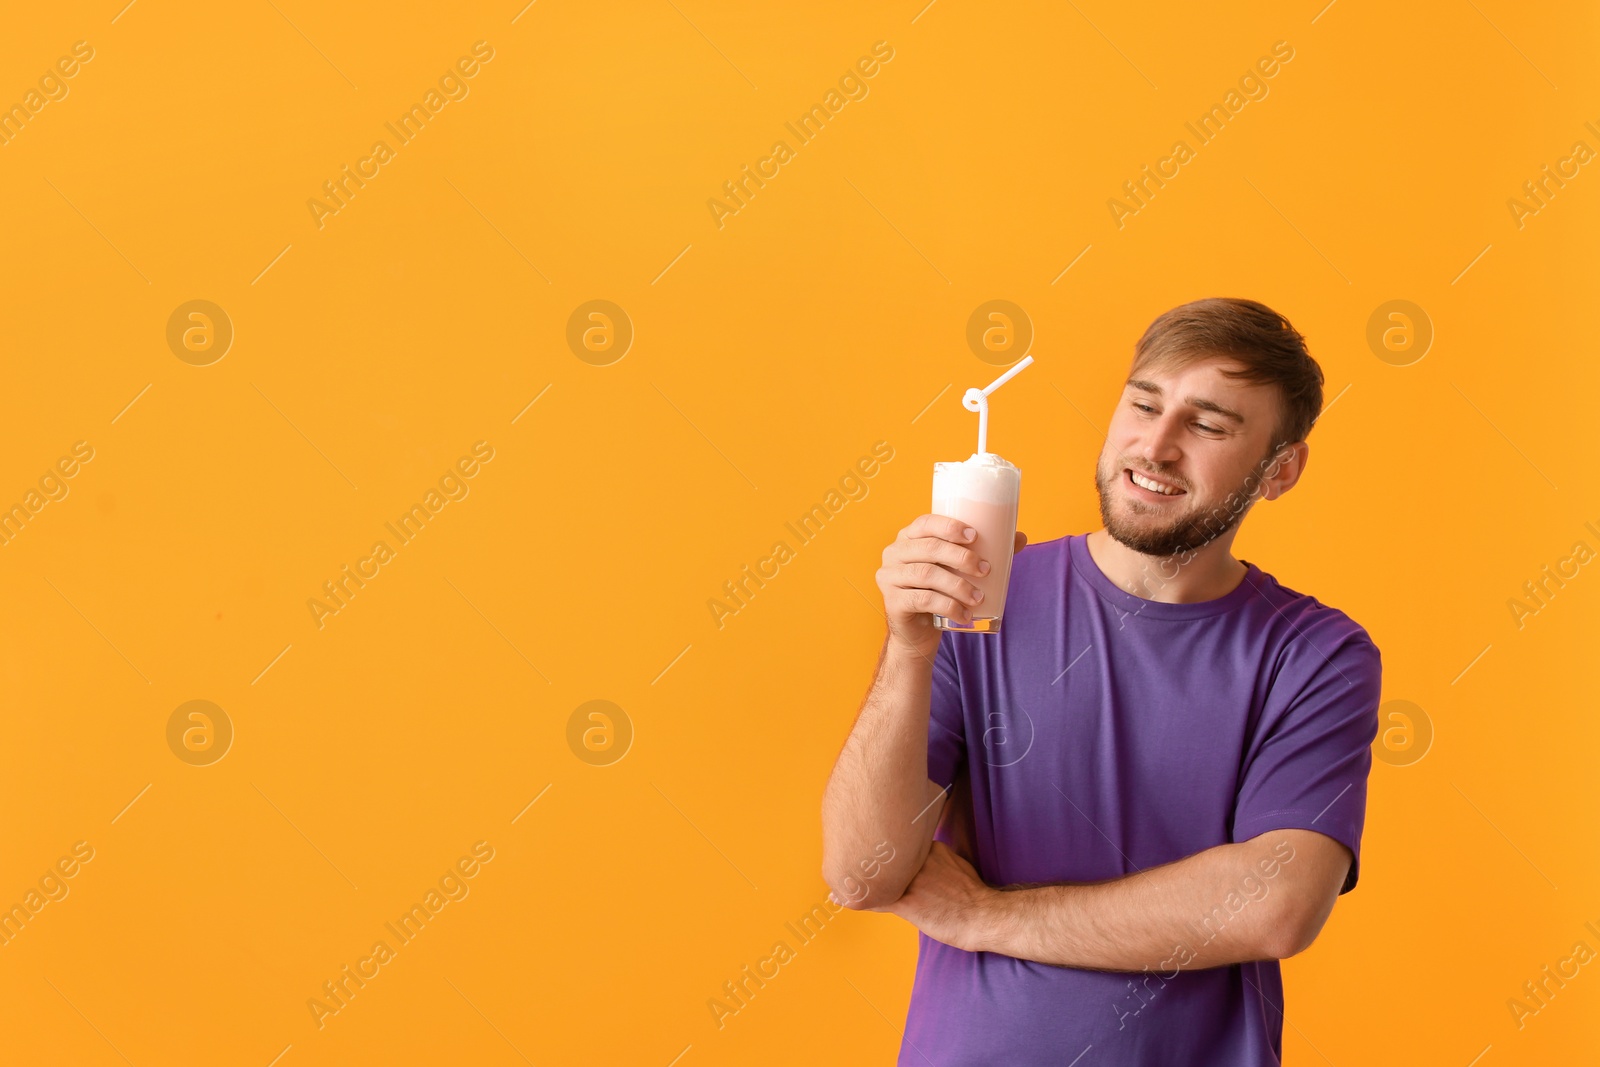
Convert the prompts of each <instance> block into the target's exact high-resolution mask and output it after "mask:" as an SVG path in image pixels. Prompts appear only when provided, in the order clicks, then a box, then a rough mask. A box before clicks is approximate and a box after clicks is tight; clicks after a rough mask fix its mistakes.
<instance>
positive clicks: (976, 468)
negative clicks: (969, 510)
mask: <svg viewBox="0 0 1600 1067" xmlns="http://www.w3.org/2000/svg"><path fill="white" fill-rule="evenodd" d="M1021 479H1022V472H1021V471H1020V470H1018V469H1017V467H1016V466H1015V465H1014V464H1012V463H1011V462H1010V461H1008V460H1006V459H1004V458H1002V457H1001V456H999V455H997V454H995V453H993V452H975V453H973V455H972V456H971V458H969V459H966V460H964V461H962V462H961V463H959V464H955V463H952V464H949V465H947V466H944V467H941V468H940V470H939V474H938V477H937V478H936V479H935V481H936V482H937V483H938V484H937V485H936V486H935V489H936V490H937V491H938V496H939V497H940V498H941V499H957V500H974V501H981V502H983V503H986V504H1003V505H1012V504H1015V503H1016V501H1017V490H1018V487H1019V484H1020V482H1021Z"/></svg>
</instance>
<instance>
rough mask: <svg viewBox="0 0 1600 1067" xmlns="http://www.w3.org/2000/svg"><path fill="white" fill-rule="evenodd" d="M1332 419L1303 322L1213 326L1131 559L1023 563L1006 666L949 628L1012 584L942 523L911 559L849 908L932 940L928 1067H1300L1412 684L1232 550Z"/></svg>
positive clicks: (892, 594)
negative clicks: (1389, 736)
mask: <svg viewBox="0 0 1600 1067" xmlns="http://www.w3.org/2000/svg"><path fill="white" fill-rule="evenodd" d="M1321 406H1322V371H1321V370H1320V368H1319V367H1318V366H1317V364H1316V362H1315V361H1314V360H1313V359H1312V358H1311V357H1310V355H1309V354H1308V353H1307V352H1306V349H1305V344H1304V339H1303V338H1302V337H1301V335H1300V334H1299V333H1298V332H1296V331H1295V329H1294V328H1293V327H1292V326H1291V325H1290V324H1289V323H1288V321H1287V320H1285V319H1284V318H1283V317H1282V316H1280V315H1278V314H1277V313H1276V312H1274V311H1272V310H1271V309H1270V308H1267V307H1265V306H1263V305H1261V304H1258V303H1255V302H1254V301H1249V300H1229V299H1211V300H1199V301H1196V302H1194V303H1191V304H1185V305H1183V306H1181V307H1178V308H1174V309H1173V310H1171V311H1169V312H1167V313H1166V314H1164V315H1162V316H1160V317H1159V318H1157V319H1156V320H1155V322H1153V323H1152V324H1151V325H1150V328H1149V329H1148V330H1146V331H1145V334H1144V336H1143V337H1142V338H1141V339H1140V340H1139V343H1138V345H1137V346H1136V348H1135V353H1134V360H1133V368H1132V372H1131V373H1130V375H1129V378H1128V381H1127V384H1126V385H1125V386H1124V388H1123V393H1122V397H1121V399H1120V400H1119V401H1118V405H1117V408H1116V411H1115V413H1114V414H1113V415H1112V418H1111V426H1110V430H1109V432H1108V433H1107V436H1106V442H1105V446H1104V448H1103V450H1102V451H1101V454H1100V458H1099V461H1098V463H1097V466H1096V471H1095V485H1096V487H1097V489H1098V490H1099V494H1100V517H1101V521H1102V522H1103V523H1104V528H1103V529H1100V530H1097V531H1095V532H1093V533H1089V534H1082V535H1077V536H1072V537H1064V538H1061V539H1058V540H1055V541H1049V542H1045V543H1043V544H1037V545H1030V546H1028V547H1027V548H1026V549H1023V548H1022V547H1021V546H1022V545H1023V544H1024V543H1025V542H1026V538H1025V537H1024V536H1023V535H1022V534H1020V533H1019V534H1018V535H1017V541H1018V552H1017V555H1016V558H1015V561H1014V563H1013V567H1012V572H1011V580H1010V586H1009V591H1008V593H1007V600H1006V610H1005V617H1004V620H1003V622H1002V624H1001V629H1000V632H999V633H998V634H997V635H993V636H989V635H981V634H960V633H957V634H951V635H949V636H944V637H943V639H942V640H941V636H942V632H941V631H939V630H936V629H935V628H934V627H933V622H932V614H935V613H937V614H943V615H947V616H949V615H958V614H961V613H964V612H968V611H970V609H971V607H972V606H973V605H974V604H975V603H976V601H975V600H974V598H973V594H974V593H975V592H976V587H975V586H974V585H973V584H972V583H971V582H970V581H969V579H970V578H972V577H974V576H977V575H981V574H984V573H986V572H987V569H988V561H984V560H980V559H978V558H977V557H976V553H974V552H973V551H972V550H971V549H969V548H967V547H966V544H967V542H968V541H969V540H970V536H969V534H968V533H967V532H966V531H965V528H964V525H963V524H962V523H960V522H958V521H957V520H955V519H951V518H949V517H946V516H939V515H923V516H921V517H920V518H918V519H917V520H915V521H914V522H912V523H911V525H909V526H907V527H906V528H905V529H904V530H901V531H900V534H899V537H898V538H897V539H896V540H895V542H894V543H893V544H891V545H890V546H889V547H888V548H887V549H885V550H884V554H883V567H882V569H880V570H879V571H878V574H877V580H878V586H879V588H880V589H881V590H882V592H883V596H884V605H885V613H886V615H887V617H888V621H889V627H888V635H887V637H886V640H885V642H884V647H883V652H882V655H881V658H880V659H879V662H878V668H877V676H876V678H875V679H874V681H873V684H872V687H871V689H870V691H869V692H868V694H867V698H866V700H865V702H864V703H863V705H862V708H861V711H860V714H859V715H858V717H857V719H856V723H855V726H854V728H853V729H852V730H851V733H850V736H849V738H848V739H847V740H846V741H845V744H844V747H843V749H842V751H841V752H840V755H839V759H838V763H837V765H836V766H835V767H834V770H833V774H832V776H831V777H830V779H829V782H828V785H827V789H826V791H825V793H824V797H823V828H824V849H823V852H824V858H823V877H824V878H825V879H826V880H827V881H828V883H829V885H830V886H832V887H834V896H835V898H836V899H837V900H839V902H840V903H843V904H847V905H848V906H850V907H853V908H857V909H870V910H874V911H888V912H893V913H894V914H896V915H899V916H901V917H903V918H905V919H907V920H908V921H910V922H912V923H913V924H915V925H916V926H917V927H918V929H919V930H920V931H921V933H920V936H919V938H918V944H919V954H918V959H917V970H916V978H915V984H914V985H913V988H912V995H911V1009H910V1013H909V1017H908V1018H907V1021H906V1032H905V1040H904V1042H903V1044H902V1046H901V1049H900V1059H899V1062H900V1064H901V1065H903V1067H909V1065H913V1064H917V1065H932V1067H944V1065H952V1067H954V1065H958V1064H959V1065H966V1064H1007V1065H1031V1064H1047V1063H1048V1064H1052V1065H1056V1067H1067V1065H1070V1064H1077V1063H1079V1059H1078V1058H1079V1057H1084V1058H1083V1059H1082V1061H1081V1065H1080V1067H1089V1065H1091V1064H1092V1065H1094V1067H1102V1065H1107V1064H1119V1065H1132V1064H1139V1065H1141V1067H1161V1065H1173V1067H1177V1065H1184V1067H1189V1065H1193V1064H1218V1065H1221V1064H1226V1065H1228V1067H1259V1065H1267V1064H1277V1063H1278V1062H1279V1061H1280V1058H1281V1053H1282V1034H1283V985H1282V980H1281V977H1280V973H1279V965H1278V962H1277V961H1278V960H1280V959H1282V958H1284V957H1287V956H1291V955H1293V954H1295V953H1297V952H1300V951H1303V950H1304V949H1305V948H1306V947H1307V946H1309V945H1310V944H1311V942H1312V940H1313V939H1314V938H1315V937H1316V936H1317V933H1318V932H1319V931H1320V930H1321V928H1322V925H1323V923H1325V922H1326V921H1327V918H1328V915H1329V913H1330V912H1331V911H1332V909H1333V905H1334V901H1335V899H1336V898H1337V897H1338V896H1339V895H1340V894H1341V893H1344V892H1348V891H1349V890H1350V889H1351V888H1353V887H1354V886H1355V884H1356V876H1357V873H1358V868H1359V856H1360V845H1361V830H1362V824H1363V821H1364V816H1365V813H1366V780H1367V773H1368V770H1369V769H1370V767H1371V763H1372V759H1371V748H1370V746H1371V744H1372V741H1373V738H1374V737H1375V736H1376V734H1377V729H1378V712H1377V708H1378V701H1379V675H1380V666H1381V665H1380V660H1379V654H1378V649H1377V648H1376V646H1374V644H1373V642H1372V640H1371V639H1370V638H1369V637H1368V635H1367V633H1366V631H1364V630H1363V629H1362V628H1361V627H1360V626H1358V625H1356V623H1354V622H1352V621H1351V620H1350V619H1349V618H1348V617H1347V616H1346V615H1345V614H1344V613H1342V612H1340V611H1338V610H1337V609H1335V608H1332V607H1328V606H1327V605H1325V604H1322V603H1320V602H1318V601H1317V600H1316V599H1314V598H1313V597H1310V596H1307V595H1305V594H1302V593H1298V592H1295V591H1294V590H1292V589H1288V588H1286V587H1284V586H1283V585H1280V584H1279V583H1278V582H1277V581H1276V580H1275V579H1274V578H1273V577H1272V576H1271V575H1270V574H1266V573H1264V572H1263V571H1261V570H1260V569H1259V568H1257V567H1256V566H1255V565H1253V564H1251V563H1248V562H1246V561H1242V560H1238V559H1235V558H1234V557H1233V555H1232V551H1231V550H1232V546H1233V539H1234V537H1235V536H1236V535H1237V533H1238V530H1239V523H1240V522H1241V521H1242V519H1243V518H1244V516H1245V515H1246V513H1248V511H1249V509H1250V508H1251V506H1252V505H1253V504H1254V503H1255V501H1257V500H1259V499H1266V500H1273V499H1276V498H1277V497H1279V496H1281V495H1282V494H1284V493H1286V492H1288V491H1289V490H1290V489H1291V488H1292V487H1293V486H1294V485H1295V483H1296V482H1298V481H1299V479H1300V476H1301V474H1302V473H1303V472H1304V471H1305V467H1306V457H1307V446H1306V442H1305V439H1306V436H1307V435H1308V433H1309V432H1310V430H1311V425H1312V423H1313V422H1314V421H1315V419H1316V417H1317V415H1318V414H1319V412H1320V411H1321ZM947 799H948V804H947ZM947 807H948V810H947V811H946V810H945V809H946V808H947ZM941 817H942V818H943V821H942V822H941ZM936 824H937V826H938V830H937V833H936V832H935V826H936ZM885 843H887V844H888V845H890V846H892V852H891V851H890V849H888V848H884V847H883V846H884V844H885ZM952 846H954V847H952ZM884 854H889V855H890V856H891V857H892V858H891V859H889V860H888V861H887V862H880V861H879V860H878V857H881V856H883V855H884ZM869 861H870V862H869ZM863 872H865V873H866V874H867V875H868V877H865V878H862V877H860V876H861V874H862V873H863ZM845 887H848V892H846V891H845Z"/></svg>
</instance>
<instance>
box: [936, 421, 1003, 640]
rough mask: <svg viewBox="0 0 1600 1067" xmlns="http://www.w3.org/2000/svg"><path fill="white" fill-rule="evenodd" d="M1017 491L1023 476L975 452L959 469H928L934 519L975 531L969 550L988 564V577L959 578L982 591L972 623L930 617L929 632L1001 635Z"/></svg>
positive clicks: (994, 457)
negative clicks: (940, 517)
mask: <svg viewBox="0 0 1600 1067" xmlns="http://www.w3.org/2000/svg"><path fill="white" fill-rule="evenodd" d="M1021 491H1022V472H1021V471H1020V470H1018V469H1017V468H1016V467H1015V466H1013V465H1012V464H1010V463H1008V462H1007V461H1006V460H1004V459H1002V458H1001V457H1000V456H998V455H996V454H995V453H993V452H978V453H976V454H974V455H973V456H972V457H971V458H970V459H968V460H967V461H966V462H964V463H953V462H952V463H935V464H934V465H933V514H935V515H948V516H950V517H951V518H953V519H960V520H961V521H962V522H965V523H966V524H967V525H968V526H970V527H972V528H973V529H974V530H976V531H977V532H978V536H977V537H976V538H975V539H974V540H973V541H971V542H970V543H969V546H968V547H970V548H971V549H972V550H973V551H975V552H976V553H977V554H978V558H979V559H986V560H988V561H989V573H988V574H986V575H983V576H982V577H980V578H971V577H970V576H968V575H963V576H962V577H964V578H968V580H970V581H971V582H972V583H973V584H974V585H976V586H977V587H978V588H979V589H982V590H983V599H982V600H980V601H978V603H977V604H975V605H973V608H972V621H971V622H962V621H961V620H959V619H949V618H946V617H945V616H943V615H935V616H934V617H933V624H934V626H936V627H938V628H939V629H941V630H959V631H966V632H968V633H980V634H992V633H999V632H1000V619H1001V616H1002V615H1003V614H1004V612H1005V607H1006V586H1007V584H1008V583H1009V582H1010V580H1011V556H1012V553H1013V550H1014V549H1015V547H1016V534H1017V505H1018V502H1019V501H1020V499H1021Z"/></svg>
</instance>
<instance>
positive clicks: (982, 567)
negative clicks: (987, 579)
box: [978, 559, 989, 574]
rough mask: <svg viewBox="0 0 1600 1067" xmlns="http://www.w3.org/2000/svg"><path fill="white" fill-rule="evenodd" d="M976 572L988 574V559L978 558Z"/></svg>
mask: <svg viewBox="0 0 1600 1067" xmlns="http://www.w3.org/2000/svg"><path fill="white" fill-rule="evenodd" d="M978 573H979V574H988V573H989V561H988V560H986V559H980V560H979V561H978Z"/></svg>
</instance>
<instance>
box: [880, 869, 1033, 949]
mask: <svg viewBox="0 0 1600 1067" xmlns="http://www.w3.org/2000/svg"><path fill="white" fill-rule="evenodd" d="M1000 897H1001V891H1000V890H998V889H995V888H993V887H991V886H989V885H986V884H985V883H984V881H983V879H982V878H979V877H978V872H977V870H976V869H975V868H974V867H973V866H972V864H970V863H968V862H967V861H966V860H964V859H962V858H961V856H960V855H959V854H958V853H957V852H956V851H955V850H954V849H952V848H950V846H948V845H946V844H945V843H944V842H943V841H935V842H934V843H933V847H932V848H931V849H930V850H929V852H928V858H927V859H926V860H924V861H923V864H922V869H921V870H920V871H918V872H917V874H916V877H914V878H912V879H911V884H910V885H908V886H906V891H905V893H904V894H902V895H901V897H900V899H899V900H897V901H895V902H894V903H893V904H885V905H884V906H882V907H879V908H872V909H870V910H872V911H887V912H890V913H892V914H895V915H898V916H900V917H901V918H902V919H904V920H906V921H907V922H909V923H911V924H912V925H913V926H915V927H916V928H917V929H919V930H921V931H922V932H923V933H925V934H927V935H928V936H929V937H931V938H933V939H934V940H935V941H942V942H943V943H945V944H946V945H950V946H951V947H953V948H959V949H963V950H965V951H967V952H982V951H985V950H986V947H987V931H988V929H989V926H990V923H991V922H992V921H993V918H994V914H995V912H996V910H997V908H996V905H997V904H998V903H999V901H1000Z"/></svg>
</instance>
